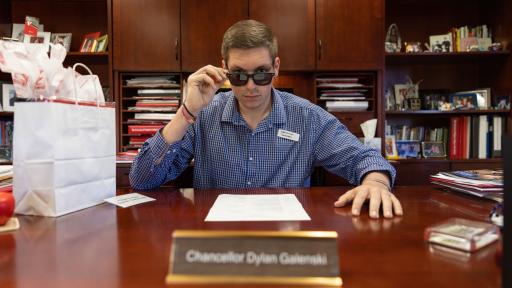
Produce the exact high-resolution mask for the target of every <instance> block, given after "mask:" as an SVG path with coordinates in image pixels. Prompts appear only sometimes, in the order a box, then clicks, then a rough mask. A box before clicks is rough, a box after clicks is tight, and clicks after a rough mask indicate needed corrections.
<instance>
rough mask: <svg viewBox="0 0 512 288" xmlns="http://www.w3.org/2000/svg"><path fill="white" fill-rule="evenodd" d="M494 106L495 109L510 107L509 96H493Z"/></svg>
mask: <svg viewBox="0 0 512 288" xmlns="http://www.w3.org/2000/svg"><path fill="white" fill-rule="evenodd" d="M494 108H495V109H510V96H509V95H500V96H496V97H494Z"/></svg>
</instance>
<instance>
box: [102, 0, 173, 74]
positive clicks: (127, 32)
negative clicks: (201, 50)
mask: <svg viewBox="0 0 512 288" xmlns="http://www.w3.org/2000/svg"><path fill="white" fill-rule="evenodd" d="M112 1H113V7H112V9H113V11H112V12H113V13H112V14H113V23H112V26H113V33H114V35H113V42H114V59H113V62H114V63H113V66H114V69H115V70H120V71H179V70H180V0H151V1H147V0H112Z"/></svg>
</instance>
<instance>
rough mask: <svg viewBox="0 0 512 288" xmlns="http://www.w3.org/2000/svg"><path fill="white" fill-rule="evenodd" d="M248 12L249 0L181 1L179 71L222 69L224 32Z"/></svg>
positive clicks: (245, 16)
mask: <svg viewBox="0 0 512 288" xmlns="http://www.w3.org/2000/svg"><path fill="white" fill-rule="evenodd" d="M123 2H124V1H123ZM247 13H248V0H187V1H182V2H181V42H182V45H181V51H182V55H183V57H182V62H181V65H182V66H181V68H182V71H186V72H193V71H196V70H197V69H199V68H201V67H203V66H205V65H208V64H211V65H214V66H221V63H222V62H221V61H222V56H221V52H220V47H221V44H222V37H223V36H224V32H225V31H226V30H227V29H228V28H229V27H230V26H231V25H233V24H234V23H235V22H237V21H240V20H243V19H246V18H247V16H248V15H247Z"/></svg>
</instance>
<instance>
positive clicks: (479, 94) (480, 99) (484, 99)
mask: <svg viewBox="0 0 512 288" xmlns="http://www.w3.org/2000/svg"><path fill="white" fill-rule="evenodd" d="M453 94H455V95H467V94H474V95H475V96H474V97H476V107H478V108H479V109H489V107H490V106H491V88H483V89H478V90H471V91H460V92H455V93H453ZM471 97H473V96H471Z"/></svg>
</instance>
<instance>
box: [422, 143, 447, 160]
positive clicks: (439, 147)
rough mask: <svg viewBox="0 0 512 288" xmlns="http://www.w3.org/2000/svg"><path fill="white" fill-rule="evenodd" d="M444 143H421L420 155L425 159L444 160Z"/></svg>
mask: <svg viewBox="0 0 512 288" xmlns="http://www.w3.org/2000/svg"><path fill="white" fill-rule="evenodd" d="M444 147H445V146H444V142H421V153H422V155H423V157H425V158H444V157H446V151H445V149H444Z"/></svg>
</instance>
